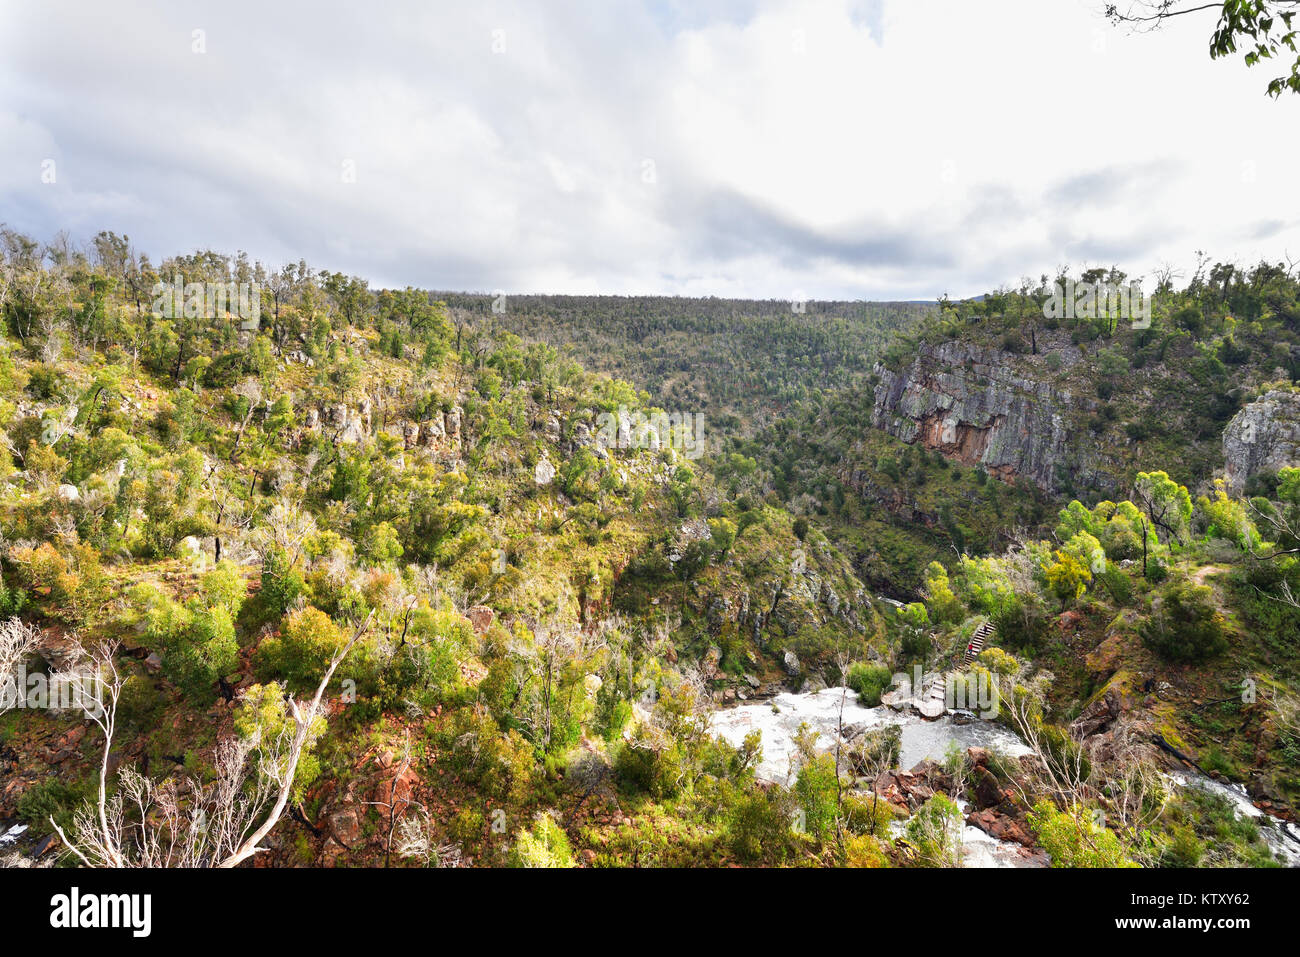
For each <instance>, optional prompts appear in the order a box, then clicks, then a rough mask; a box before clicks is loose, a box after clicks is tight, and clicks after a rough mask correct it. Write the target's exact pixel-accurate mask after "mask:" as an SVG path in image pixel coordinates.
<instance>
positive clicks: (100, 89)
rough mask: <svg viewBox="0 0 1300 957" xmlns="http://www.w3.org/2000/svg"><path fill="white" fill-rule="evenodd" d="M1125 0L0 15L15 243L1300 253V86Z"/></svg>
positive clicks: (716, 253) (957, 263) (159, 251)
mask: <svg viewBox="0 0 1300 957" xmlns="http://www.w3.org/2000/svg"><path fill="white" fill-rule="evenodd" d="M1101 6H1102V4H1101V2H1094V0H984V2H975V0H944V2H938V0H935V2H926V0H897V2H895V0H866V2H862V0H859V2H850V0H826V2H783V0H753V2H741V0H730V2H719V3H715V4H707V3H687V2H676V0H665V2H657V3H656V2H650V0H646V2H642V3H634V2H617V3H615V2H602V3H593V2H590V0H588V2H572V3H570V2H550V0H545V2H537V0H534V2H520V3H505V2H491V0H488V2H481V3H454V4H453V3H444V2H439V3H429V2H428V0H425V2H411V3H396V2H391V3H390V2H379V0H376V2H372V3H357V2H351V3H345V4H330V3H311V4H306V3H304V4H280V3H274V2H267V0H263V2H258V3H244V2H231V0H221V2H188V3H187V2H175V0H172V2H165V3H164V2H157V3H145V2H135V3H130V2H126V3H122V2H119V3H113V4H90V3H59V2H48V0H47V2H42V3H27V2H19V0H13V2H9V0H0V221H3V222H5V223H7V224H8V225H10V226H12V227H14V228H18V229H21V230H23V231H25V232H29V233H32V234H35V235H37V236H38V237H40V238H49V237H51V236H52V235H53V234H54V233H55V232H56V231H57V230H60V229H66V230H69V231H70V232H71V233H72V234H73V235H74V237H76V238H79V239H82V240H86V239H88V238H89V237H90V236H91V235H93V234H94V233H95V232H96V231H97V230H99V229H113V230H116V231H117V232H119V233H126V234H129V235H130V236H131V239H132V241H133V243H134V245H135V246H136V247H137V248H138V249H140V250H142V251H145V252H148V253H149V254H150V255H151V256H153V257H154V258H155V259H157V258H159V257H161V256H163V255H166V254H170V253H174V252H180V251H189V250H192V249H195V248H198V247H204V248H206V247H211V248H215V249H219V250H221V251H227V252H233V251H234V250H236V249H246V250H247V251H248V252H249V253H250V255H252V256H254V257H255V258H260V259H262V260H263V261H265V262H268V263H278V262H281V261H285V260H295V261H296V260H297V259H299V258H305V259H306V260H307V261H308V262H309V263H311V264H312V265H313V266H316V267H321V268H329V269H332V270H340V271H343V272H348V273H355V274H358V275H362V276H365V277H367V278H369V279H370V280H371V281H372V283H375V284H378V285H408V284H409V285H415V286H424V287H431V288H442V289H468V290H482V291H489V290H495V289H504V290H507V291H510V292H570V293H671V294H684V295H719V296H745V297H759V298H769V297H775V298H790V297H793V296H798V297H810V298H815V299H827V298H872V299H886V298H933V297H935V296H937V295H938V294H940V293H942V292H949V293H951V294H952V295H954V296H957V295H970V294H975V293H979V292H982V291H985V290H987V289H989V288H992V287H994V286H996V285H998V284H1001V283H1006V282H1012V281H1014V280H1016V279H1017V278H1018V277H1019V276H1021V275H1022V274H1030V275H1034V276H1037V275H1038V274H1039V273H1041V272H1050V271H1052V270H1053V269H1054V268H1055V267H1056V266H1057V265H1058V264H1060V263H1064V262H1069V263H1073V264H1076V265H1077V264H1080V263H1085V262H1086V263H1088V264H1094V265H1095V264H1104V265H1109V264H1111V263H1119V264H1120V265H1121V266H1123V267H1125V268H1127V269H1128V270H1129V271H1130V272H1132V273H1144V272H1145V273H1149V272H1150V271H1151V270H1152V269H1153V268H1154V267H1155V266H1157V265H1158V264H1160V263H1162V262H1170V263H1176V264H1181V265H1184V266H1185V265H1188V264H1190V263H1191V262H1192V261H1193V253H1194V251H1195V250H1198V249H1204V250H1207V251H1208V252H1210V253H1211V254H1212V255H1214V256H1216V257H1218V258H1224V259H1233V260H1237V261H1240V262H1243V263H1249V262H1252V261H1254V260H1257V259H1258V258H1260V257H1266V258H1270V259H1280V258H1282V256H1283V255H1284V254H1285V253H1286V252H1287V251H1288V250H1289V251H1290V253H1291V254H1292V255H1293V256H1300V178H1298V177H1296V175H1295V168H1296V163H1297V160H1296V157H1297V156H1298V155H1300V97H1292V98H1290V99H1289V100H1283V101H1281V102H1275V101H1272V100H1270V99H1268V98H1267V97H1266V96H1265V95H1264V86H1265V85H1266V83H1267V81H1268V79H1269V78H1270V77H1271V76H1272V74H1271V73H1269V72H1267V70H1268V67H1258V68H1255V69H1247V68H1246V67H1245V66H1244V65H1242V64H1241V62H1240V60H1239V59H1234V60H1232V61H1218V62H1214V61H1211V60H1210V59H1209V56H1208V53H1207V51H1206V44H1207V38H1208V35H1209V31H1210V28H1211V26H1212V22H1213V21H1212V19H1210V20H1206V19H1200V20H1197V19H1196V18H1192V17H1188V18H1184V20H1183V22H1181V23H1178V24H1177V25H1175V26H1171V27H1170V28H1168V29H1166V30H1164V31H1162V32H1160V33H1156V34H1151V35H1143V36H1129V35H1126V34H1125V33H1124V32H1122V31H1116V30H1114V29H1112V28H1111V27H1110V26H1109V25H1108V24H1107V23H1106V22H1105V21H1104V19H1103V18H1102V17H1101V14H1100V8H1101ZM196 30H201V31H203V33H202V34H201V40H202V45H203V46H204V47H205V52H194V47H195V45H196V43H197V42H198V41H196V39H195V33H194V31H196ZM47 160H53V161H54V167H53V169H54V171H55V181H54V182H53V183H45V182H42V171H43V169H48V167H47V166H43V164H45V163H46V161H47ZM349 164H350V165H349ZM348 170H354V171H355V181H354V182H349V181H347V180H348V179H349V176H348V175H347V171H348Z"/></svg>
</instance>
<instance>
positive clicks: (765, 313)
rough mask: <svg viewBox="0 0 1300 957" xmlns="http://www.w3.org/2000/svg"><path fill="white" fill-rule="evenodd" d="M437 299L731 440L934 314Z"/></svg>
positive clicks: (856, 370)
mask: <svg viewBox="0 0 1300 957" xmlns="http://www.w3.org/2000/svg"><path fill="white" fill-rule="evenodd" d="M437 295H439V296H440V297H441V298H442V299H443V300H445V301H446V303H447V305H448V307H449V309H450V310H451V314H452V316H453V317H454V318H457V319H459V320H460V321H465V322H474V323H477V324H480V325H487V326H489V327H491V328H496V329H501V330H507V331H510V332H513V333H515V334H516V335H518V336H521V337H522V338H524V339H526V340H528V341H533V342H544V343H547V344H549V345H552V346H555V347H557V348H561V349H564V350H566V354H571V355H572V356H574V357H575V358H577V359H578V360H579V361H580V362H582V364H583V365H584V366H586V367H587V368H590V369H595V370H597V371H600V372H606V373H608V374H610V375H616V376H619V377H622V378H625V379H627V380H628V381H630V382H635V383H636V384H637V385H638V386H639V387H640V388H642V389H645V390H646V391H647V392H648V393H649V395H650V399H651V401H652V402H653V403H654V404H655V405H658V406H660V407H661V408H664V409H669V410H690V411H698V412H701V413H704V414H705V415H707V416H708V419H709V421H710V423H711V424H712V425H713V427H714V429H715V430H717V432H718V433H719V435H722V436H727V435H734V434H750V433H752V432H753V431H754V429H755V428H756V427H758V426H760V425H763V424H766V423H768V422H770V421H772V420H773V419H774V418H777V417H779V416H781V415H783V414H786V413H787V412H788V411H789V410H790V409H792V408H793V407H794V405H795V404H797V403H799V402H802V401H805V400H807V399H810V398H812V397H814V396H817V395H819V394H820V393H822V392H824V391H832V390H835V389H839V388H843V387H846V386H848V385H850V384H852V383H854V382H856V381H858V380H859V379H861V378H862V377H864V376H865V375H867V374H869V373H870V371H871V367H872V365H873V364H874V363H875V362H876V360H877V359H878V358H879V357H880V356H881V355H882V354H883V352H884V349H885V346H886V344H887V343H888V342H890V341H892V340H893V339H894V337H895V336H897V335H898V334H899V333H902V332H907V331H910V330H912V329H914V328H915V327H917V326H918V325H919V324H920V322H921V321H922V320H923V319H924V318H925V317H927V316H929V315H930V314H931V313H933V312H934V306H933V305H928V304H924V303H893V302H789V301H778V300H767V301H756V300H736V299H713V298H709V299H689V298H681V297H669V296H626V297H625V296H508V297H507V296H504V295H503V296H470V295H464V294H457V293H438V294H437ZM494 306H495V309H494Z"/></svg>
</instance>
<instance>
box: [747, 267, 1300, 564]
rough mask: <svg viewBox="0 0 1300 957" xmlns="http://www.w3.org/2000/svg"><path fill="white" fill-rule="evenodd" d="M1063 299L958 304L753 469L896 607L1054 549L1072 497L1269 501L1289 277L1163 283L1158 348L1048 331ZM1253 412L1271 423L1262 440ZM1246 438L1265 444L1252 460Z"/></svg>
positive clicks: (1293, 341)
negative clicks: (903, 593) (961, 569)
mask: <svg viewBox="0 0 1300 957" xmlns="http://www.w3.org/2000/svg"><path fill="white" fill-rule="evenodd" d="M1068 278H1069V277H1068V276H1061V277H1059V278H1058V279H1057V280H1055V282H1059V283H1062V284H1063V283H1064V282H1065V281H1066V280H1067V279H1068ZM1076 278H1078V279H1079V281H1081V282H1112V283H1116V284H1118V283H1122V282H1124V281H1125V280H1126V279H1127V277H1125V276H1124V275H1123V274H1122V273H1120V272H1118V271H1114V270H1093V271H1090V272H1086V273H1084V274H1083V276H1081V277H1076ZM1052 285H1053V281H1051V280H1049V279H1048V278H1047V277H1043V278H1042V280H1041V281H1040V283H1038V284H1031V283H1029V282H1025V283H1023V284H1022V285H1021V286H1020V287H1019V288H1017V289H1014V290H1006V289H1004V290H997V291H994V292H992V293H990V294H989V295H987V296H984V297H981V298H980V299H978V300H969V301H962V302H947V301H945V302H943V303H942V304H941V309H940V311H939V312H938V313H937V314H936V315H935V316H934V317H933V318H932V319H930V320H929V321H927V322H926V323H924V325H922V326H921V327H920V328H919V329H917V330H916V331H915V332H914V333H910V334H904V335H902V336H900V337H899V338H897V339H896V340H895V341H894V342H892V343H891V345H890V346H889V348H888V350H887V353H886V355H885V357H884V358H883V359H882V361H881V362H880V363H879V365H878V366H877V367H876V368H875V369H874V371H873V374H872V376H871V377H870V378H869V379H868V380H867V381H866V382H865V383H863V384H862V385H861V386H859V387H857V388H853V389H849V390H845V391H843V392H841V393H839V394H836V395H833V396H830V397H826V398H822V399H819V400H811V401H809V402H807V403H804V404H803V406H802V407H801V408H799V409H798V410H797V411H796V412H794V413H793V414H792V415H791V416H789V417H788V418H787V419H786V420H785V421H781V422H778V423H775V424H774V425H773V426H772V427H771V428H770V429H769V430H767V431H766V432H763V433H760V434H759V435H758V436H756V437H755V439H754V440H753V441H752V442H750V443H741V444H740V445H739V446H738V449H739V451H741V452H744V453H746V454H750V455H754V456H756V457H758V458H759V459H760V460H761V461H762V462H763V463H764V465H765V467H766V470H767V471H768V473H769V474H770V476H771V481H772V485H773V487H774V488H775V490H776V491H777V494H778V496H779V500H780V501H782V502H785V503H788V504H789V505H790V507H791V508H792V509H793V510H794V511H796V512H798V513H801V514H807V515H809V516H812V517H818V518H819V519H820V521H821V522H822V523H823V524H825V525H826V526H827V527H828V528H829V529H830V530H831V534H832V537H833V538H835V540H836V541H839V542H840V543H842V544H843V545H845V546H846V547H847V548H848V549H849V551H850V552H851V553H852V554H853V555H854V556H855V560H856V561H857V562H858V565H859V570H860V572H861V573H862V574H863V576H864V578H865V579H867V580H869V581H871V582H872V583H873V584H877V585H880V586H882V587H883V586H884V585H885V583H887V582H890V581H892V582H894V583H895V584H896V586H898V585H901V586H903V587H905V588H916V587H918V586H919V584H920V581H919V577H918V573H917V570H918V569H919V568H922V567H924V565H925V564H926V563H927V562H928V561H930V560H933V559H936V558H938V559H942V560H944V561H945V562H947V561H950V560H952V559H953V558H955V557H956V556H957V555H958V554H959V553H961V552H963V551H968V550H969V551H971V552H972V553H976V554H978V553H982V552H987V551H989V550H997V549H1000V548H1001V547H1003V546H1004V545H1005V544H1006V543H1007V541H1008V540H1009V539H1008V536H1009V535H1010V534H1011V533H1012V532H1013V531H1014V530H1016V529H1021V530H1022V531H1025V532H1028V533H1040V532H1043V531H1046V530H1047V529H1048V528H1049V527H1050V523H1051V520H1052V516H1053V515H1054V514H1055V509H1056V508H1057V507H1059V505H1061V504H1064V503H1065V502H1067V501H1068V500H1069V499H1070V498H1071V497H1074V496H1077V497H1080V498H1083V499H1085V500H1088V501H1098V500H1101V499H1104V498H1114V497H1116V496H1122V495H1127V494H1128V493H1129V491H1130V489H1131V486H1132V481H1133V476H1134V475H1135V474H1136V473H1137V472H1139V471H1153V470H1165V471H1168V472H1169V474H1170V475H1171V476H1173V477H1174V478H1176V479H1177V480H1178V481H1179V482H1180V483H1182V484H1185V485H1187V486H1189V487H1191V488H1192V489H1194V490H1200V491H1206V490H1207V489H1208V488H1209V483H1210V481H1211V480H1212V478H1213V477H1214V476H1215V475H1216V474H1227V475H1228V477H1229V478H1231V479H1232V480H1233V482H1234V483H1235V489H1236V490H1237V491H1239V492H1240V491H1243V490H1245V491H1248V492H1249V493H1250V494H1256V493H1261V494H1269V493H1271V492H1272V491H1273V485H1274V482H1275V477H1276V473H1277V467H1278V462H1286V461H1287V460H1288V455H1289V454H1293V452H1294V448H1295V438H1294V432H1295V428H1296V427H1295V424H1294V423H1295V422H1296V421H1297V418H1300V417H1298V416H1297V413H1296V411H1295V409H1294V405H1293V403H1289V402H1288V400H1286V399H1282V400H1280V404H1279V401H1278V400H1268V399H1267V396H1268V395H1269V394H1270V392H1271V391H1272V390H1273V389H1274V388H1275V387H1280V388H1281V389H1283V390H1284V391H1285V390H1289V387H1290V383H1291V382H1292V381H1294V379H1295V378H1296V376H1297V375H1300V305H1297V295H1298V293H1300V283H1297V280H1296V278H1295V277H1294V275H1292V274H1291V273H1290V272H1289V271H1288V269H1287V268H1286V267H1285V266H1280V265H1274V264H1268V263H1264V264H1260V265H1259V266H1257V267H1255V268H1253V269H1240V268H1238V267H1234V266H1232V265H1230V264H1217V265H1213V266H1210V265H1208V264H1203V266H1202V268H1201V269H1200V270H1199V271H1198V272H1197V273H1196V274H1195V275H1194V276H1193V277H1192V278H1191V280H1190V281H1189V282H1188V283H1187V284H1186V285H1185V286H1184V287H1183V288H1175V285H1174V282H1173V280H1172V279H1169V278H1166V279H1164V280H1163V281H1161V282H1160V283H1159V284H1158V285H1157V288H1156V290H1155V294H1154V296H1153V298H1152V302H1153V311H1152V316H1151V319H1150V324H1149V326H1148V327H1146V328H1134V327H1133V324H1132V323H1131V322H1128V321H1123V320H1119V319H1117V318H1115V317H1112V316H1102V317H1099V318H1089V317H1079V318H1074V319H1065V318H1061V319H1050V318H1045V317H1044V303H1045V302H1046V301H1047V300H1048V298H1049V296H1050V294H1051V287H1052ZM1258 402H1265V404H1268V405H1269V407H1270V408H1271V409H1273V412H1272V413H1270V414H1269V415H1267V416H1264V419H1267V421H1263V420H1262V419H1261V413H1260V409H1262V406H1261V407H1257V406H1256V403H1258ZM1247 422H1250V423H1253V424H1252V425H1250V426H1249V428H1250V429H1255V428H1256V426H1258V427H1259V432H1258V435H1257V436H1256V437H1255V440H1254V441H1252V442H1250V443H1242V442H1240V441H1239V440H1237V439H1234V437H1233V436H1234V435H1235V434H1236V433H1237V432H1240V431H1241V430H1242V429H1244V428H1247V426H1246V423H1247ZM1234 424H1235V425H1234ZM1230 425H1231V426H1233V427H1232V428H1230ZM1225 430H1226V431H1227V432H1228V433H1229V434H1228V436H1227V437H1226V438H1225ZM1268 448H1275V449H1276V450H1277V460H1276V461H1272V462H1271V463H1270V461H1269V460H1268V459H1269V455H1268V453H1266V452H1264V451H1263V450H1265V449H1268ZM1252 449H1253V450H1254V451H1251V450H1252ZM1225 454H1226V459H1225ZM945 556H946V557H945Z"/></svg>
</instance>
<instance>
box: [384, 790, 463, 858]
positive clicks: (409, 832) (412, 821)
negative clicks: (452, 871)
mask: <svg viewBox="0 0 1300 957" xmlns="http://www.w3.org/2000/svg"><path fill="white" fill-rule="evenodd" d="M394 850H396V851H397V856H398V857H401V858H404V859H406V860H413V861H417V862H418V863H419V864H420V866H421V867H459V866H460V858H461V849H460V845H459V844H439V843H438V838H437V834H436V829H435V826H434V822H433V816H432V815H431V814H430V813H429V809H428V808H426V807H424V806H423V805H421V806H420V807H419V810H417V811H416V812H415V813H414V814H412V815H410V816H408V817H405V818H403V819H402V822H401V823H400V824H399V825H398V826H397V835H396V844H395V846H394Z"/></svg>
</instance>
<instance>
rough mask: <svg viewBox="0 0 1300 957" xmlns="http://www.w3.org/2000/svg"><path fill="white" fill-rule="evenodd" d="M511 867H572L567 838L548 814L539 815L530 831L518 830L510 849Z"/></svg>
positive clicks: (571, 856) (571, 855)
mask: <svg viewBox="0 0 1300 957" xmlns="http://www.w3.org/2000/svg"><path fill="white" fill-rule="evenodd" d="M509 863H510V866H511V867H573V852H572V851H571V850H570V849H569V838H568V837H567V836H566V835H565V833H564V831H563V830H562V829H561V828H560V825H559V824H557V823H556V822H555V818H554V817H552V816H551V815H550V814H549V813H543V814H539V815H538V816H537V820H536V821H535V822H534V823H533V826H532V829H531V830H524V829H520V830H519V832H518V833H517V834H516V835H515V843H514V845H513V846H512V847H511V848H510V856H509Z"/></svg>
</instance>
